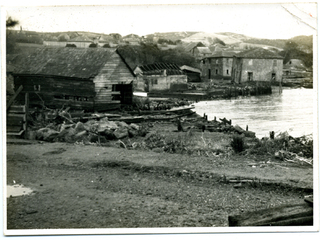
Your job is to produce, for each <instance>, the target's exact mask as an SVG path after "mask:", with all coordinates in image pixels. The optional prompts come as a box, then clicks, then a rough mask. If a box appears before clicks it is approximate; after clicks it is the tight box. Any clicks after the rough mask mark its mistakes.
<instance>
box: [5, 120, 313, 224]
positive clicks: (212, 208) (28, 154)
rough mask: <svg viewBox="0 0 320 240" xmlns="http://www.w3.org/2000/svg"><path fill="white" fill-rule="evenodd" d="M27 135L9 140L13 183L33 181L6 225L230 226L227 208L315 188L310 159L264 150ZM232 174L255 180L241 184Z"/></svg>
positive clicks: (294, 197)
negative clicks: (155, 147)
mask: <svg viewBox="0 0 320 240" xmlns="http://www.w3.org/2000/svg"><path fill="white" fill-rule="evenodd" d="M164 129H168V128H167V127H166V126H163V130H164ZM174 134H180V133H174ZM182 134H183V133H182ZM198 134H201V133H198ZM223 135H224V134H223V133H209V132H208V133H205V135H202V137H203V136H204V138H205V139H224V136H223ZM28 143H29V144H26V143H24V144H17V142H16V141H11V143H10V141H9V143H8V145H7V184H8V185H13V183H14V182H15V183H16V184H23V185H24V186H26V187H30V188H31V189H33V193H32V194H31V195H26V196H19V197H9V198H7V228H8V229H45V228H53V229H55V228H138V227H139V228H142V227H212V226H216V227H218V226H228V215H232V214H239V213H242V212H246V211H252V210H258V209H265V208H269V207H274V206H280V205H283V204H291V203H300V202H301V201H303V197H304V196H305V195H307V194H310V193H312V186H313V169H312V167H310V166H305V165H297V164H293V163H290V162H285V161H277V160H275V159H273V158H271V157H266V156H254V155H249V156H245V155H239V154H229V153H228V154H219V155H212V156H202V155H200V156H196V155H191V156H190V155H187V154H170V153H164V152H157V151H150V150H149V151H146V150H141V149H140V150H128V149H124V148H120V147H117V146H116V144H114V143H110V144H109V145H107V146H94V145H79V144H67V143H46V142H38V141H34V142H28ZM219 144H220V145H219V146H220V147H221V146H222V145H223V144H221V141H220V143H219ZM224 145H225V146H227V145H228V143H227V142H225V143H224ZM230 178H232V179H235V178H241V179H251V180H253V181H252V182H250V183H244V184H242V185H241V186H239V184H236V183H232V182H229V181H228V179H230Z"/></svg>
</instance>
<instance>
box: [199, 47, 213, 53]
mask: <svg viewBox="0 0 320 240" xmlns="http://www.w3.org/2000/svg"><path fill="white" fill-rule="evenodd" d="M197 49H198V51H199V53H203V54H207V53H208V54H210V53H211V51H210V49H209V48H208V47H197Z"/></svg>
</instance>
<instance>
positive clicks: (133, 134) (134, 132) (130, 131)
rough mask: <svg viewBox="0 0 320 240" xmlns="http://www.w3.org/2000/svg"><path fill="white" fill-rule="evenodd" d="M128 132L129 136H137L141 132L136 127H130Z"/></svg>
mask: <svg viewBox="0 0 320 240" xmlns="http://www.w3.org/2000/svg"><path fill="white" fill-rule="evenodd" d="M128 134H129V137H135V136H137V135H138V134H139V132H138V131H137V130H134V129H129V130H128Z"/></svg>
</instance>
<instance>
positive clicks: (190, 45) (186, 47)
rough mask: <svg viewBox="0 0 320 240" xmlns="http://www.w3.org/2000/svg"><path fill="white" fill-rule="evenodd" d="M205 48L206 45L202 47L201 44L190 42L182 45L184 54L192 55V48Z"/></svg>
mask: <svg viewBox="0 0 320 240" xmlns="http://www.w3.org/2000/svg"><path fill="white" fill-rule="evenodd" d="M205 46H206V45H204V44H203V43H202V42H190V43H187V44H184V46H183V47H184V50H185V51H186V52H189V53H193V49H194V48H196V47H205Z"/></svg>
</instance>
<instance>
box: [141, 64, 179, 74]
mask: <svg viewBox="0 0 320 240" xmlns="http://www.w3.org/2000/svg"><path fill="white" fill-rule="evenodd" d="M138 67H139V68H140V69H141V71H142V72H143V75H150V74H162V73H163V71H164V70H166V73H167V75H181V74H183V73H182V71H181V69H180V67H179V66H178V65H177V64H174V63H153V64H147V65H142V66H138Z"/></svg>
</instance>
